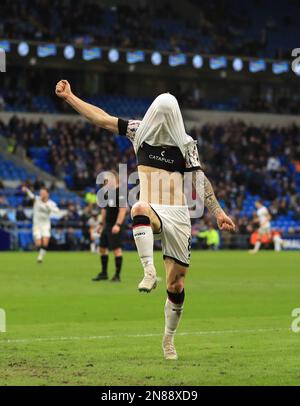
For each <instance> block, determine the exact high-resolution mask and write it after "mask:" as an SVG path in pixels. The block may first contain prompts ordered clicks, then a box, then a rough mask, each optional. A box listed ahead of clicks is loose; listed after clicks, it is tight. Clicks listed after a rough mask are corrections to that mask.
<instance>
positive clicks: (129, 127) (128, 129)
mask: <svg viewBox="0 0 300 406" xmlns="http://www.w3.org/2000/svg"><path fill="white" fill-rule="evenodd" d="M140 124H141V121H140V120H123V119H122V118H119V120H118V129H119V135H123V136H125V137H127V138H128V139H129V140H130V141H132V142H133V141H134V139H135V135H136V132H137V129H138V128H139V126H140Z"/></svg>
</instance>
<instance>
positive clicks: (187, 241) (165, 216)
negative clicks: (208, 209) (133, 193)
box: [151, 204, 191, 267]
mask: <svg viewBox="0 0 300 406" xmlns="http://www.w3.org/2000/svg"><path fill="white" fill-rule="evenodd" d="M151 207H152V209H153V211H154V212H155V213H156V215H157V216H158V218H159V219H160V223H161V230H160V233H157V234H156V233H155V234H154V239H155V240H161V244H162V251H163V255H164V258H166V257H169V258H172V259H174V261H175V262H177V263H178V264H180V265H182V266H185V267H188V266H189V263H190V256H191V219H190V214H189V210H188V207H187V206H167V205H159V204H151Z"/></svg>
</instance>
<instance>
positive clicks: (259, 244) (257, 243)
mask: <svg viewBox="0 0 300 406" xmlns="http://www.w3.org/2000/svg"><path fill="white" fill-rule="evenodd" d="M260 247H261V242H260V241H256V243H255V246H254V252H258V251H259V249H260Z"/></svg>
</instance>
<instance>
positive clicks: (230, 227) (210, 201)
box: [193, 171, 235, 231]
mask: <svg viewBox="0 0 300 406" xmlns="http://www.w3.org/2000/svg"><path fill="white" fill-rule="evenodd" d="M197 172H198V171H197ZM198 174H199V176H194V177H193V180H194V186H195V187H196V186H198V187H197V189H198V188H199V185H196V184H195V182H196V180H197V179H200V180H201V189H202V194H203V198H204V205H205V207H206V208H207V209H208V211H209V213H210V214H211V215H212V216H213V217H215V218H216V220H217V223H218V227H219V229H220V230H224V231H234V230H235V224H234V222H233V221H232V220H231V218H230V217H229V216H227V214H226V213H225V212H224V210H223V209H222V207H221V206H220V204H219V202H218V199H217V198H216V195H215V192H214V190H213V187H212V185H211V183H210V181H209V180H208V179H207V177H206V176H205V175H204V174H203V173H198Z"/></svg>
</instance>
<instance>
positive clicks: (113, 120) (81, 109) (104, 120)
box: [55, 80, 118, 134]
mask: <svg viewBox="0 0 300 406" xmlns="http://www.w3.org/2000/svg"><path fill="white" fill-rule="evenodd" d="M55 93H56V95H57V96H58V97H60V98H62V99H64V100H65V101H66V102H67V103H68V104H69V105H70V106H71V107H73V109H74V110H76V111H77V112H78V113H79V114H81V115H82V116H84V117H86V118H87V119H88V120H89V121H91V122H92V123H93V124H95V125H97V126H99V127H101V128H104V129H105V130H108V131H111V132H112V133H114V134H117V133H118V118H117V117H113V116H111V115H109V114H108V113H106V112H105V111H104V110H102V109H100V108H99V107H96V106H93V105H92V104H89V103H86V102H84V101H83V100H81V99H80V98H79V97H77V96H75V94H74V93H73V92H72V90H71V86H70V83H69V82H68V81H67V80H60V81H59V82H58V83H57V85H56V88H55Z"/></svg>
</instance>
